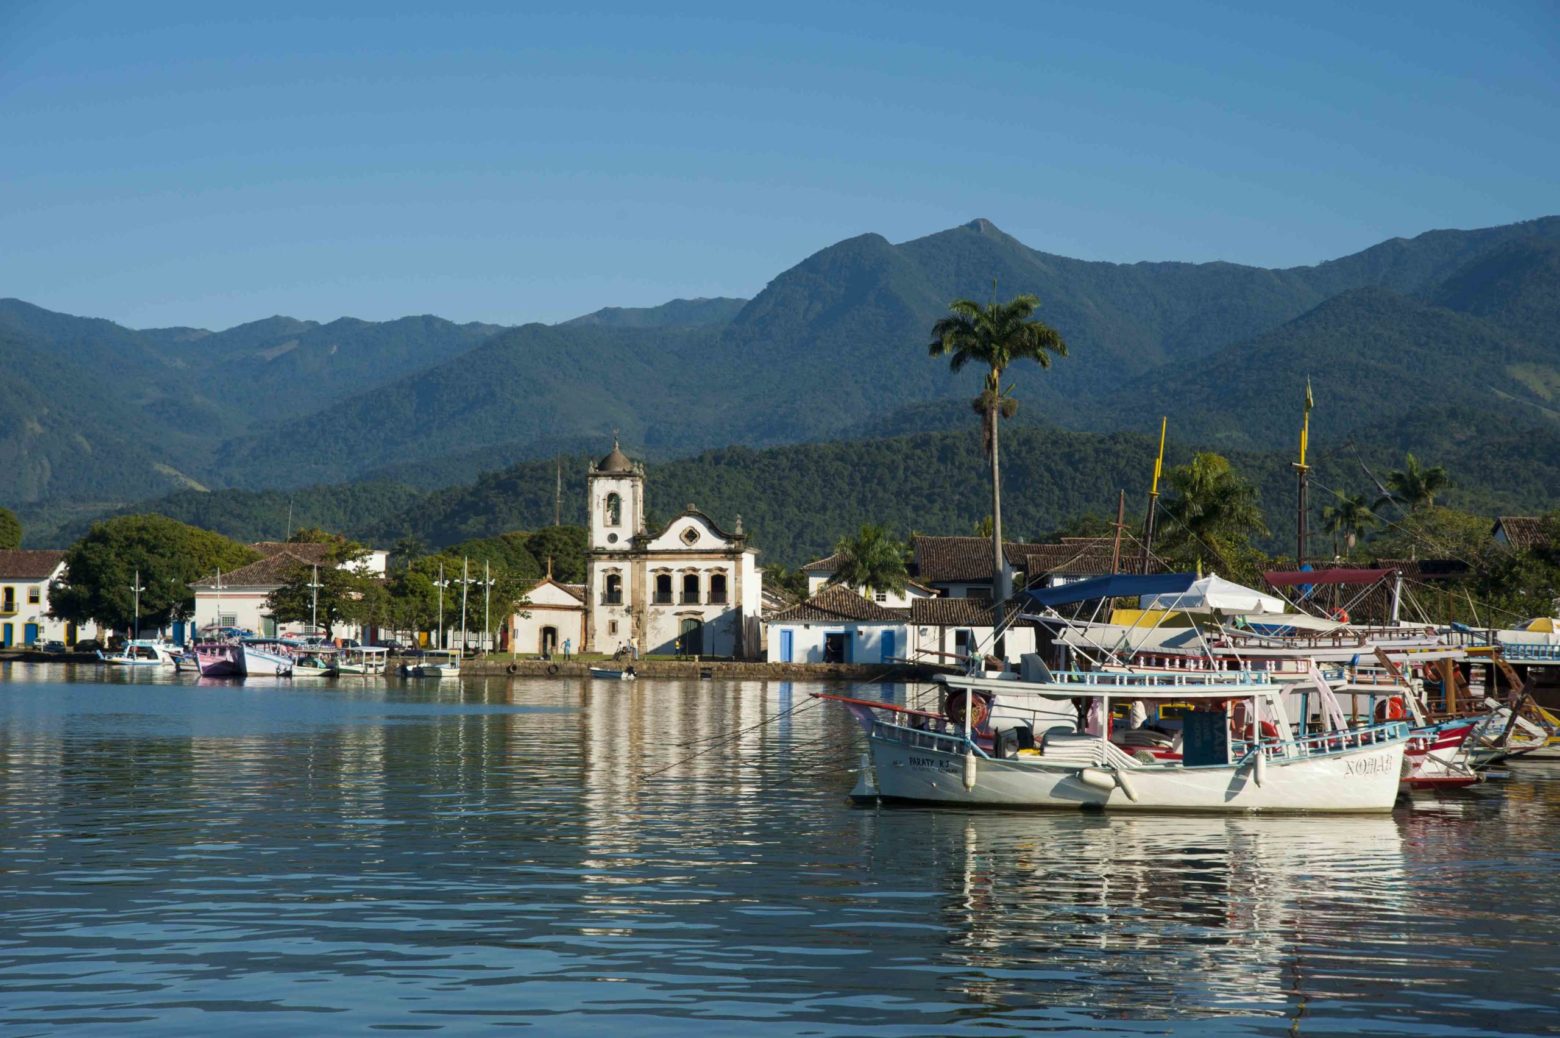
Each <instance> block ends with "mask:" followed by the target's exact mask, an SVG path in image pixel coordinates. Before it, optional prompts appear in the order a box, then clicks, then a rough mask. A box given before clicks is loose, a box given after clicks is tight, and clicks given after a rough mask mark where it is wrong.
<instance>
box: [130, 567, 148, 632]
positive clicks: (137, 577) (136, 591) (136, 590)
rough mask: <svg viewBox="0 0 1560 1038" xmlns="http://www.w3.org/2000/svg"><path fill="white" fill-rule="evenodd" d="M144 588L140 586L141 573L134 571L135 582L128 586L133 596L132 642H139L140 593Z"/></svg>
mask: <svg viewBox="0 0 1560 1038" xmlns="http://www.w3.org/2000/svg"><path fill="white" fill-rule="evenodd" d="M145 590H146V588H144V587H142V586H141V571H140V570H136V571H135V581H134V582H133V583H132V584H131V585H130V591H131V593H132V594H134V595H135V623H134V628H135V635H134V640H135V641H140V640H141V592H143V591H145Z"/></svg>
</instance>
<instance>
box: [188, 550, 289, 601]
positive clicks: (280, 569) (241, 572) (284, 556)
mask: <svg viewBox="0 0 1560 1038" xmlns="http://www.w3.org/2000/svg"><path fill="white" fill-rule="evenodd" d="M311 554H312V553H311ZM315 564H316V563H315V560H314V559H313V558H306V557H304V556H302V555H298V554H296V553H294V552H291V551H279V552H276V553H275V554H273V555H269V556H267V557H266V558H263V559H261V560H260V561H259V562H251V563H250V564H249V565H247V566H240V567H239V568H238V569H235V570H233V571H232V572H230V573H224V574H222V586H223V587H224V588H232V587H281V586H282V585H283V584H285V583H287V582H288V581H289V580H291V579H292V577H293V574H294V573H295V572H296V571H297V570H298V569H299V568H300V567H307V566H311V565H315ZM216 586H217V575H216V573H212V574H211V575H210V576H207V577H203V578H201V579H200V580H196V581H192V582H191V583H190V587H192V588H195V589H197V590H201V591H205V590H210V589H214V588H215V587H216Z"/></svg>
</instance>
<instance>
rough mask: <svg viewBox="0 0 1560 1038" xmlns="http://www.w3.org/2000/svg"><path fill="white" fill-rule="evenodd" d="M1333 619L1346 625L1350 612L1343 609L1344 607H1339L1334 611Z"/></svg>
mask: <svg viewBox="0 0 1560 1038" xmlns="http://www.w3.org/2000/svg"><path fill="white" fill-rule="evenodd" d="M1332 618H1333V619H1334V620H1337V621H1338V622H1339V623H1341V624H1346V623H1348V622H1349V611H1348V610H1347V609H1345V608H1343V606H1339V607H1338V608H1337V609H1334V610H1333V611H1332Z"/></svg>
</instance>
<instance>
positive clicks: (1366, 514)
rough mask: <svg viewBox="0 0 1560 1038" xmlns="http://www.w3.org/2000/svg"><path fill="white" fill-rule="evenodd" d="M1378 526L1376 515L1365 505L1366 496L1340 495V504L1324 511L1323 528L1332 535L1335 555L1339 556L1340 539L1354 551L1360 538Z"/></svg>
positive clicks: (1348, 548) (1349, 549)
mask: <svg viewBox="0 0 1560 1038" xmlns="http://www.w3.org/2000/svg"><path fill="white" fill-rule="evenodd" d="M1375 525H1376V514H1375V513H1374V512H1372V511H1371V510H1370V506H1369V505H1368V504H1366V503H1365V495H1364V494H1339V495H1338V503H1337V504H1333V505H1328V506H1327V507H1326V508H1323V509H1322V528H1323V529H1325V530H1326V531H1327V532H1328V533H1330V534H1332V539H1333V554H1334V555H1338V554H1340V552H1339V551H1338V538H1339V537H1342V538H1343V543H1344V545H1346V546H1347V550H1348V551H1350V552H1353V551H1354V546H1355V545H1356V544H1358V543H1359V539H1360V537H1361V536H1362V535H1363V534H1364V533H1366V532H1367V531H1368V530H1370V529H1372V528H1373V527H1374V526H1375Z"/></svg>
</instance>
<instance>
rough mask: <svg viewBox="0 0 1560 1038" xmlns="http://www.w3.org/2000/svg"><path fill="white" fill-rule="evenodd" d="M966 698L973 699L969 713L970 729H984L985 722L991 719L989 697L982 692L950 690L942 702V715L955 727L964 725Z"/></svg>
mask: <svg viewBox="0 0 1560 1038" xmlns="http://www.w3.org/2000/svg"><path fill="white" fill-rule="evenodd" d="M966 699H971V700H973V701H974V705H973V710H972V712H971V714H970V730H971V731H977V732H978V731H984V730H985V728H986V722H987V721H988V720H990V719H991V697H990V696H989V695H987V694H986V693H984V692H975V693H970V692H965V691H963V690H957V691H950V692H948V693H947V695H946V697H945V699H944V702H943V715H944V716H946V717H947V718H948V720H949V721H950V722H952V723H953V724H954V725H955V726H956V727H959V728H963V727H964V703H965V700H966Z"/></svg>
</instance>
